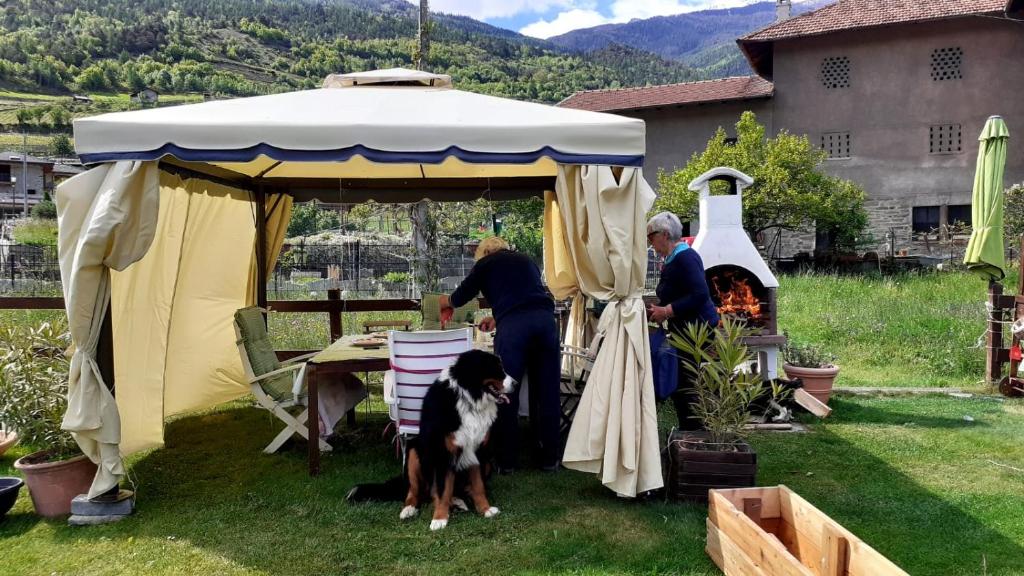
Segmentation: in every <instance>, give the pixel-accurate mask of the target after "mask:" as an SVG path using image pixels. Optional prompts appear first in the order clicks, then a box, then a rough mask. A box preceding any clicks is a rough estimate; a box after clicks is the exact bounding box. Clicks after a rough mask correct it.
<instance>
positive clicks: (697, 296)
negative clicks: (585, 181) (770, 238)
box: [647, 212, 718, 430]
mask: <svg viewBox="0 0 1024 576" xmlns="http://www.w3.org/2000/svg"><path fill="white" fill-rule="evenodd" d="M682 236H683V225H682V223H680V222H679V218H678V217H676V215H675V214H672V213H671V212H662V213H660V214H656V215H655V216H654V217H653V218H651V219H650V220H649V221H648V222H647V241H648V242H649V243H650V244H651V246H652V247H653V248H654V251H655V252H656V253H657V254H658V256H661V257H662V258H664V259H665V264H664V265H663V266H662V268H661V279H660V280H659V281H658V288H657V290H656V292H657V295H658V304H657V305H654V304H651V305H650V306H648V308H647V313H648V315H649V316H650V318H651V320H652V321H654V322H656V323H658V324H661V323H662V322H665V321H668V327H669V330H671V331H673V332H677V333H682V331H683V328H684V327H685V326H686V325H687V324H691V323H693V322H703V323H705V324H707V325H708V326H710V327H712V328H714V327H716V326H718V310H716V309H715V303H714V302H713V301H712V300H711V292H710V290H708V282H707V277H706V276H705V275H704V262H702V261H701V259H700V255H699V254H697V251H696V250H691V249H690V247H689V246H688V245H687V244H686V242H685V241H684V240H683V237H682ZM682 361H683V362H686V361H687V359H686V358H683V359H682ZM693 387H694V381H693V376H692V374H691V373H690V371H689V370H687V369H686V367H685V366H680V367H679V389H678V390H676V392H675V393H674V394H672V403H673V404H674V405H675V407H676V414H677V415H678V416H679V428H680V429H681V430H697V429H700V428H701V426H700V423H699V422H698V421H697V420H696V419H694V418H692V415H693V411H692V409H691V407H690V405H691V404H692V403H693V402H694V400H696V397H695V395H694V393H693Z"/></svg>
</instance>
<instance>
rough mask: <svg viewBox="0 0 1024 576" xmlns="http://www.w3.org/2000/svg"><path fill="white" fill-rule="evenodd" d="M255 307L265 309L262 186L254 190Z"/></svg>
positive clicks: (265, 272)
mask: <svg viewBox="0 0 1024 576" xmlns="http://www.w3.org/2000/svg"><path fill="white" fill-rule="evenodd" d="M256 305H257V306H259V307H260V308H263V309H264V310H265V309H266V308H267V194H266V192H265V191H264V189H263V186H259V188H258V189H257V190H256ZM264 318H265V317H264Z"/></svg>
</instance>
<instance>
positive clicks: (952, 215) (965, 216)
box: [946, 204, 971, 226]
mask: <svg viewBox="0 0 1024 576" xmlns="http://www.w3.org/2000/svg"><path fill="white" fill-rule="evenodd" d="M946 210H947V211H948V214H947V216H946V223H947V224H956V223H958V222H959V223H960V224H966V225H967V226H970V225H971V205H970V204H950V205H949V206H947V207H946Z"/></svg>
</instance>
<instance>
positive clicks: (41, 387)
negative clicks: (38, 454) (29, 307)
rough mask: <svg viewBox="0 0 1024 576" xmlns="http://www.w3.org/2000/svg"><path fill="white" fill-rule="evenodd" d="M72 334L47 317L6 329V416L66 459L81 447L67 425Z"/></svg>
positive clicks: (1, 372)
mask: <svg viewBox="0 0 1024 576" xmlns="http://www.w3.org/2000/svg"><path fill="white" fill-rule="evenodd" d="M69 343H70V336H69V334H68V333H67V332H65V331H64V327H63V326H58V325H54V324H50V323H49V322H44V323H43V324H40V325H39V326H38V327H36V328H33V327H31V326H20V327H12V328H5V329H4V330H3V331H2V332H0V418H2V419H3V422H4V424H5V425H6V426H8V427H10V428H12V429H13V430H15V431H17V433H18V435H19V436H20V437H21V438H22V441H23V442H24V443H26V444H28V445H30V446H33V447H36V448H39V449H46V450H49V451H50V459H52V460H61V459H63V458H66V457H68V456H70V455H71V454H73V453H75V452H76V451H77V450H78V447H77V445H76V444H75V441H74V439H73V438H72V437H71V434H70V433H69V432H66V431H64V430H62V429H61V427H60V425H61V421H62V420H63V418H64V412H65V411H66V410H67V396H68V359H67V358H66V357H65V355H64V351H65V349H66V348H67V347H68V345H69Z"/></svg>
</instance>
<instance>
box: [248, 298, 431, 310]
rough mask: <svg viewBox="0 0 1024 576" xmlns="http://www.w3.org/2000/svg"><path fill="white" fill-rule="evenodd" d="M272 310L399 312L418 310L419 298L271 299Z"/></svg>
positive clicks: (270, 306) (268, 304) (269, 302)
mask: <svg viewBox="0 0 1024 576" xmlns="http://www.w3.org/2000/svg"><path fill="white" fill-rule="evenodd" d="M267 306H269V308H270V310H271V311H272V312H328V313H330V312H397V311H417V310H419V309H420V302H419V300H401V299H399V300H270V301H268V302H267Z"/></svg>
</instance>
